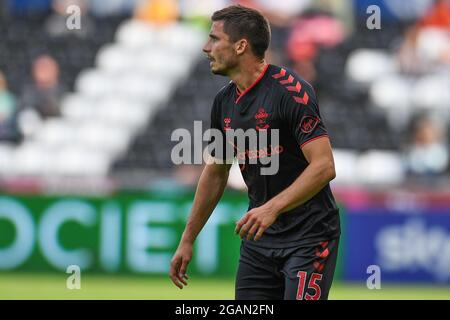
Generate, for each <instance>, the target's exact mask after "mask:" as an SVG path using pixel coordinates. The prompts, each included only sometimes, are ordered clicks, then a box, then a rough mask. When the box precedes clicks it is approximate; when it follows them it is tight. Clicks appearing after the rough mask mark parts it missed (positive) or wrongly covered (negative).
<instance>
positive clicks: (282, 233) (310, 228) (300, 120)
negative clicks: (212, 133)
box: [211, 64, 340, 248]
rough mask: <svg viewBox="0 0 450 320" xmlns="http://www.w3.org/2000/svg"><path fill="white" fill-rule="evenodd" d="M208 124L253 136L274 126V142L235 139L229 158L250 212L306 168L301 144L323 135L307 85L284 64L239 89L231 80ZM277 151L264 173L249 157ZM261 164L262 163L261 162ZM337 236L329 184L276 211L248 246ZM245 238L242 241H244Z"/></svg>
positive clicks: (336, 215)
mask: <svg viewBox="0 0 450 320" xmlns="http://www.w3.org/2000/svg"><path fill="white" fill-rule="evenodd" d="M211 128H215V129H218V130H220V132H221V133H222V135H223V138H224V139H227V138H226V132H227V130H230V129H233V130H237V129H242V130H244V131H246V130H248V129H252V130H256V132H257V134H260V133H261V132H262V131H266V134H267V135H268V136H271V133H270V131H271V130H273V129H278V133H279V139H278V142H279V143H278V144H276V145H275V144H274V143H271V144H268V145H266V147H265V148H263V149H258V147H256V148H253V149H251V147H250V146H247V145H246V146H245V148H244V149H242V148H241V149H239V148H238V146H237V145H236V144H235V143H234V141H227V143H229V144H231V145H233V146H234V147H233V148H234V153H233V155H232V156H234V157H236V158H237V159H238V160H240V168H241V173H242V176H243V178H244V181H245V183H246V185H247V188H248V197H249V210H250V209H252V208H254V207H258V206H261V205H263V204H264V203H266V202H267V201H269V200H270V199H271V198H272V197H274V196H275V195H277V194H278V193H280V192H282V191H283V190H284V189H286V188H287V187H289V186H290V185H291V184H292V183H293V182H294V181H295V180H296V179H297V178H298V177H299V175H300V174H301V173H302V172H303V171H304V170H305V168H306V167H307V166H308V161H307V159H306V158H305V156H304V154H303V152H302V148H303V147H304V146H305V145H307V144H308V143H310V142H311V141H314V140H316V139H320V138H323V137H327V136H328V133H327V130H326V127H325V125H324V121H323V119H322V117H321V116H320V112H319V106H318V104H317V100H316V95H315V92H314V89H313V88H312V86H311V85H310V84H309V83H308V82H306V81H305V80H304V79H302V78H301V77H300V76H298V75H296V74H295V73H294V72H292V71H290V70H289V69H287V68H280V67H278V66H275V65H270V64H269V65H267V66H266V68H265V69H264V71H263V72H262V74H261V75H260V76H259V78H258V79H257V80H256V81H255V82H254V83H253V84H252V85H251V86H250V87H249V88H248V89H247V90H245V91H244V92H242V93H240V92H239V91H238V89H237V86H236V85H235V84H234V83H233V82H230V83H229V84H228V85H227V86H225V87H224V88H223V89H222V90H220V91H219V93H218V94H217V96H216V98H215V100H214V104H213V108H212V110H211ZM275 153H276V154H277V155H278V157H279V158H278V159H279V168H278V171H277V172H276V173H275V174H271V175H263V174H261V168H262V167H267V166H270V164H267V162H266V163H265V164H263V163H260V162H257V163H254V162H253V163H252V162H250V161H249V160H250V159H251V158H254V157H256V158H263V157H265V156H268V155H273V154H275ZM261 162H262V161H261ZM339 235H340V224H339V213H338V207H337V205H336V202H335V200H334V197H333V194H332V192H331V189H330V186H329V184H327V185H326V186H325V187H323V188H322V189H321V190H320V191H319V192H318V193H317V194H316V195H315V196H314V197H312V198H311V199H310V200H308V201H307V202H306V203H304V204H302V205H300V206H298V207H296V208H294V209H292V210H289V211H287V212H284V213H282V214H280V215H279V216H278V218H277V220H276V221H275V222H274V223H273V224H272V225H271V226H270V227H269V228H268V229H267V230H266V231H265V232H264V234H263V236H262V238H261V239H260V240H259V241H256V242H255V241H249V244H252V245H257V246H262V247H268V248H286V247H291V246H298V245H302V244H309V243H314V242H316V241H323V240H327V239H332V238H336V237H338V236H339ZM244 241H247V240H244Z"/></svg>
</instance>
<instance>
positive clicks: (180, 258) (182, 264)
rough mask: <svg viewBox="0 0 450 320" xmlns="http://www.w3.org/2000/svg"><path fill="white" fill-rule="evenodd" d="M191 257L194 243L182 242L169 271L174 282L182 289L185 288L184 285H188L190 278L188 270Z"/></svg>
mask: <svg viewBox="0 0 450 320" xmlns="http://www.w3.org/2000/svg"><path fill="white" fill-rule="evenodd" d="M191 259H192V244H190V243H180V245H179V246H178V249H177V251H176V252H175V254H174V255H173V258H172V262H171V264H170V272H169V277H170V279H172V282H173V283H174V284H175V285H176V286H177V287H178V288H180V289H183V285H185V286H187V279H189V278H188V276H187V274H186V271H187V266H188V264H189V262H190V261H191Z"/></svg>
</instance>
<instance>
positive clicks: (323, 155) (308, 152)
mask: <svg viewBox="0 0 450 320" xmlns="http://www.w3.org/2000/svg"><path fill="white" fill-rule="evenodd" d="M301 149H302V152H303V155H304V156H305V158H306V160H307V161H308V163H312V162H313V161H324V162H328V163H330V164H331V165H332V166H333V167H334V159H333V152H332V149H331V144H330V140H329V139H328V136H321V137H318V138H316V139H311V140H310V141H309V142H306V143H305V144H303V146H302V148H301Z"/></svg>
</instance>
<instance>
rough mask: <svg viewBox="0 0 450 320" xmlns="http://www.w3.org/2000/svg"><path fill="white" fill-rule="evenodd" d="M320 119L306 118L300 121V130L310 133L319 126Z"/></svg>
mask: <svg viewBox="0 0 450 320" xmlns="http://www.w3.org/2000/svg"><path fill="white" fill-rule="evenodd" d="M319 122H320V119H319V118H317V117H314V116H304V117H303V118H302V120H301V121H300V130H301V131H302V132H303V133H310V132H312V131H313V130H314V128H315V127H316V126H317V125H318V124H319Z"/></svg>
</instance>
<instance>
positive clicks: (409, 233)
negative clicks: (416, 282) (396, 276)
mask: <svg viewBox="0 0 450 320" xmlns="http://www.w3.org/2000/svg"><path fill="white" fill-rule="evenodd" d="M375 241H376V242H375V246H376V249H377V259H378V263H379V265H380V267H381V268H382V269H383V271H386V272H389V271H390V272H427V273H429V274H431V275H433V277H435V279H436V280H439V281H442V282H445V281H448V280H449V279H450V233H449V232H448V230H446V229H445V228H443V227H441V226H439V225H434V226H426V224H425V223H424V221H422V220H420V219H418V218H414V219H409V220H406V222H405V223H404V224H401V225H393V226H389V227H385V228H383V229H382V230H381V231H380V232H379V233H378V234H377V236H376V239H375Z"/></svg>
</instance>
